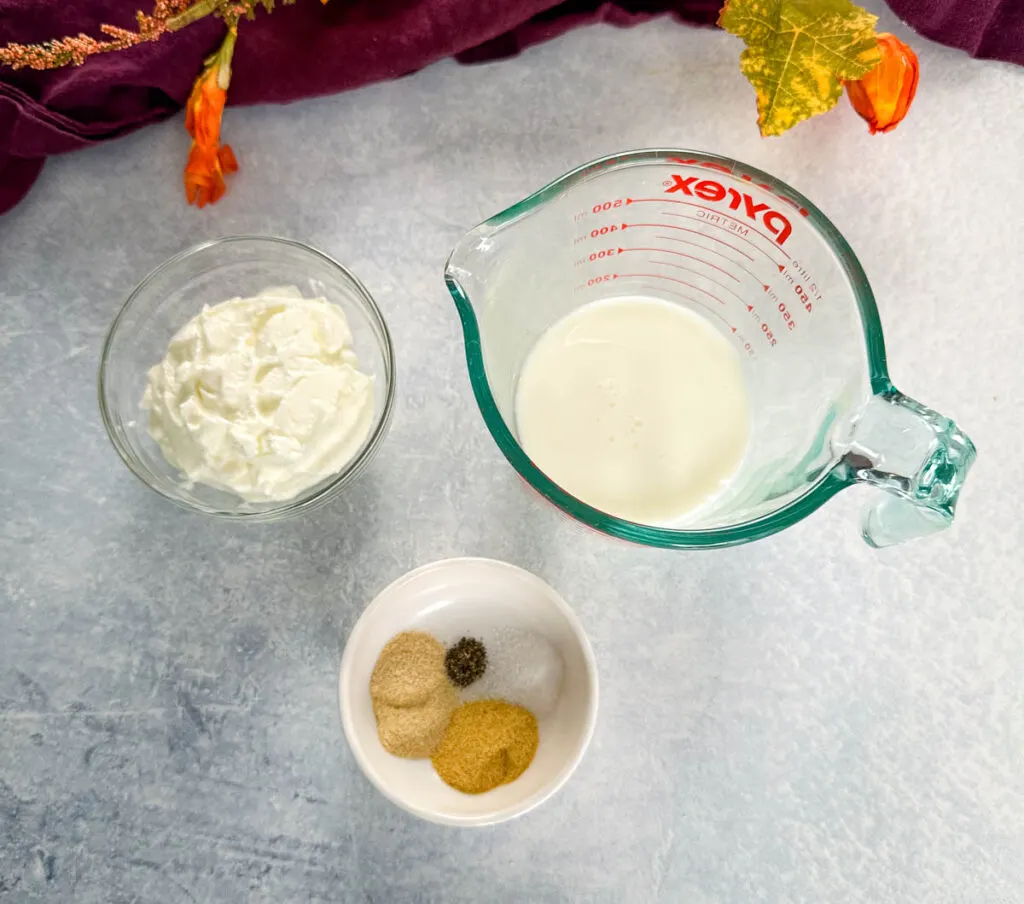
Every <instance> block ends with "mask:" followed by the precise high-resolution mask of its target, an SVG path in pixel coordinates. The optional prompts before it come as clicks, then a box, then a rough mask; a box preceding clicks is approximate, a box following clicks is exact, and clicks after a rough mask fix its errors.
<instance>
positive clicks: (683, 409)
mask: <svg viewBox="0 0 1024 904" xmlns="http://www.w3.org/2000/svg"><path fill="white" fill-rule="evenodd" d="M515 415H516V428H517V432H518V435H519V441H520V443H521V444H522V446H523V449H524V450H525V451H526V453H527V455H529V456H530V458H531V459H532V460H533V462H534V464H536V465H537V467H539V468H540V469H541V470H542V471H543V472H544V473H545V474H547V476H548V477H550V478H551V479H552V480H553V481H554V482H555V483H557V484H558V485H559V486H561V487H562V488H563V489H564V490H566V491H567V492H569V493H572V494H573V495H574V496H576V497H577V498H578V499H580V500H582V501H583V502H586V503H587V504H588V505H591V506H593V507H594V508H596V509H599V510H601V511H603V512H607V513H608V514H610V515H615V516H616V517H619V518H625V519H627V520H629V521H635V522H639V523H641V524H652V525H669V524H672V523H673V522H678V521H680V520H682V519H684V518H685V517H686V515H688V514H691V513H693V512H694V511H695V510H697V509H699V508H703V507H704V506H705V505H706V504H707V503H708V502H709V501H710V500H711V499H713V498H714V497H715V496H717V495H719V494H720V493H721V492H722V491H723V490H724V489H725V488H726V487H727V486H728V484H729V480H730V478H731V477H732V476H733V475H734V474H735V473H736V471H737V470H738V469H739V466H740V462H741V461H742V459H743V456H744V452H745V450H746V447H747V442H748V440H749V437H750V402H749V398H748V394H747V387H746V383H745V381H744V378H743V370H742V365H741V363H740V358H739V355H738V354H737V352H736V350H735V349H734V348H733V347H732V345H731V344H730V343H729V342H728V340H726V339H725V337H724V336H722V335H721V334H720V333H719V332H718V331H717V330H716V329H715V328H714V327H713V326H711V324H709V323H708V322H707V321H706V320H704V318H702V317H700V316H699V315H697V314H694V313H693V312H691V311H689V310H686V309H685V308H682V307H680V306H679V305H674V304H671V303H669V302H666V301H661V300H659V299H655V298H648V297H643V296H632V297H620V298H610V299H604V300H601V301H595V302H592V303H590V304H587V305H584V306H583V307H580V308H577V309H576V310H575V311H573V312H572V313H570V314H568V315H567V316H566V317H564V318H563V319H561V320H559V321H558V322H556V323H555V324H553V325H552V326H551V327H550V328H549V329H548V330H547V331H546V332H545V333H544V334H543V335H542V336H541V338H540V339H539V340H538V342H537V344H536V345H535V346H534V347H533V349H532V351H531V352H530V354H529V356H528V357H527V359H526V363H525V364H524V365H523V369H522V373H521V374H520V378H519V383H518V388H517V391H516V400H515Z"/></svg>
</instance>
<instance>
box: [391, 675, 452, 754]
mask: <svg viewBox="0 0 1024 904" xmlns="http://www.w3.org/2000/svg"><path fill="white" fill-rule="evenodd" d="M458 705H459V698H458V695H457V694H456V693H455V689H454V688H453V687H452V686H451V685H449V684H448V683H447V682H446V683H445V684H443V685H442V686H441V687H440V688H439V689H438V690H437V691H436V692H435V693H434V694H433V695H431V696H430V697H428V698H427V701H426V703H421V704H420V705H419V706H389V705H388V704H387V703H383V702H381V701H379V700H374V701H373V714H374V716H376V718H377V736H378V737H379V738H380V743H381V746H382V747H383V748H384V749H385V750H386V751H387V752H388V753H392V754H394V755H395V756H401V757H405V758H407V759H423V758H426V757H429V756H430V755H431V754H432V753H433V752H434V751H435V750H436V749H437V746H438V745H439V744H440V743H441V739H442V738H443V737H444V733H445V730H446V729H447V728H448V721H449V720H450V719H451V717H452V713H453V712H454V711H455V707H457V706H458Z"/></svg>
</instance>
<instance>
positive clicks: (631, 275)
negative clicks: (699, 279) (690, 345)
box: [612, 273, 725, 305]
mask: <svg viewBox="0 0 1024 904" xmlns="http://www.w3.org/2000/svg"><path fill="white" fill-rule="evenodd" d="M698 275H699V274H698ZM630 278H635V279H667V280H669V281H670V282H674V283H679V285H681V286H687V287H689V288H691V289H694V290H696V291H697V292H703V293H704V294H705V295H707V296H708V297H709V298H713V299H715V301H717V302H718V303H719V304H721V305H724V304H725V302H724V301H722V299H721V298H719V297H718V296H717V295H713V294H712V293H711V292H709V291H708V290H707V289H702V288H701V287H700V286H695V285H694V284H693V283H688V282H687V281H686V280H685V279H676V278H675V277H674V276H665V275H664V274H663V273H613V274H612V279H630ZM716 285H717V283H716ZM722 288H725V287H724V286H723V287H722Z"/></svg>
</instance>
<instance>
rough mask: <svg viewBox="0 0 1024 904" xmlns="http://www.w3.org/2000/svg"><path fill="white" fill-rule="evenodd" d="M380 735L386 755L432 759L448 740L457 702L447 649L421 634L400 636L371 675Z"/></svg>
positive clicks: (385, 649)
mask: <svg viewBox="0 0 1024 904" xmlns="http://www.w3.org/2000/svg"><path fill="white" fill-rule="evenodd" d="M370 699H371V700H372V702H373V714H374V716H375V718H376V720H377V736H378V737H379V738H380V742H381V745H382V746H383V747H384V749H385V750H387V751H388V753H393V754H394V755H395V756H401V757H407V758H410V759H417V758H420V757H429V756H430V755H431V754H432V753H433V752H434V750H435V748H436V747H437V745H438V744H439V743H440V742H441V739H442V737H444V733H445V729H447V727H448V720H449V719H450V718H451V715H452V712H453V711H454V710H455V707H456V706H458V703H459V699H458V696H457V695H456V693H455V689H454V688H453V687H452V686H451V685H450V684H449V683H448V679H447V677H446V675H445V670H444V647H443V646H442V645H441V643H440V641H438V640H437V639H436V638H434V637H431V636H430V635H429V634H424V633H423V632H422V631H403V632H402V633H401V634H396V635H395V636H394V637H392V638H391V640H389V641H388V642H387V643H386V644H385V645H384V649H383V650H381V652H380V656H378V657H377V662H376V664H375V665H374V667H373V672H372V674H371V675H370Z"/></svg>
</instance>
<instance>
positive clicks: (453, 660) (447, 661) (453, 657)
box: [444, 637, 487, 687]
mask: <svg viewBox="0 0 1024 904" xmlns="http://www.w3.org/2000/svg"><path fill="white" fill-rule="evenodd" d="M444 668H445V671H446V672H447V673H448V680H449V681H451V683H452V684H454V685H455V686H456V687H469V686H470V685H471V684H472V683H473V682H474V681H477V680H478V679H479V678H481V677H483V674H484V672H485V671H487V649H486V648H485V647H484V645H483V644H482V643H480V641H479V640H477V639H476V638H474V637H463V638H460V639H459V640H458V641H457V642H456V643H454V644H452V646H450V647H449V648H448V652H447V653H445V654H444Z"/></svg>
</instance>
